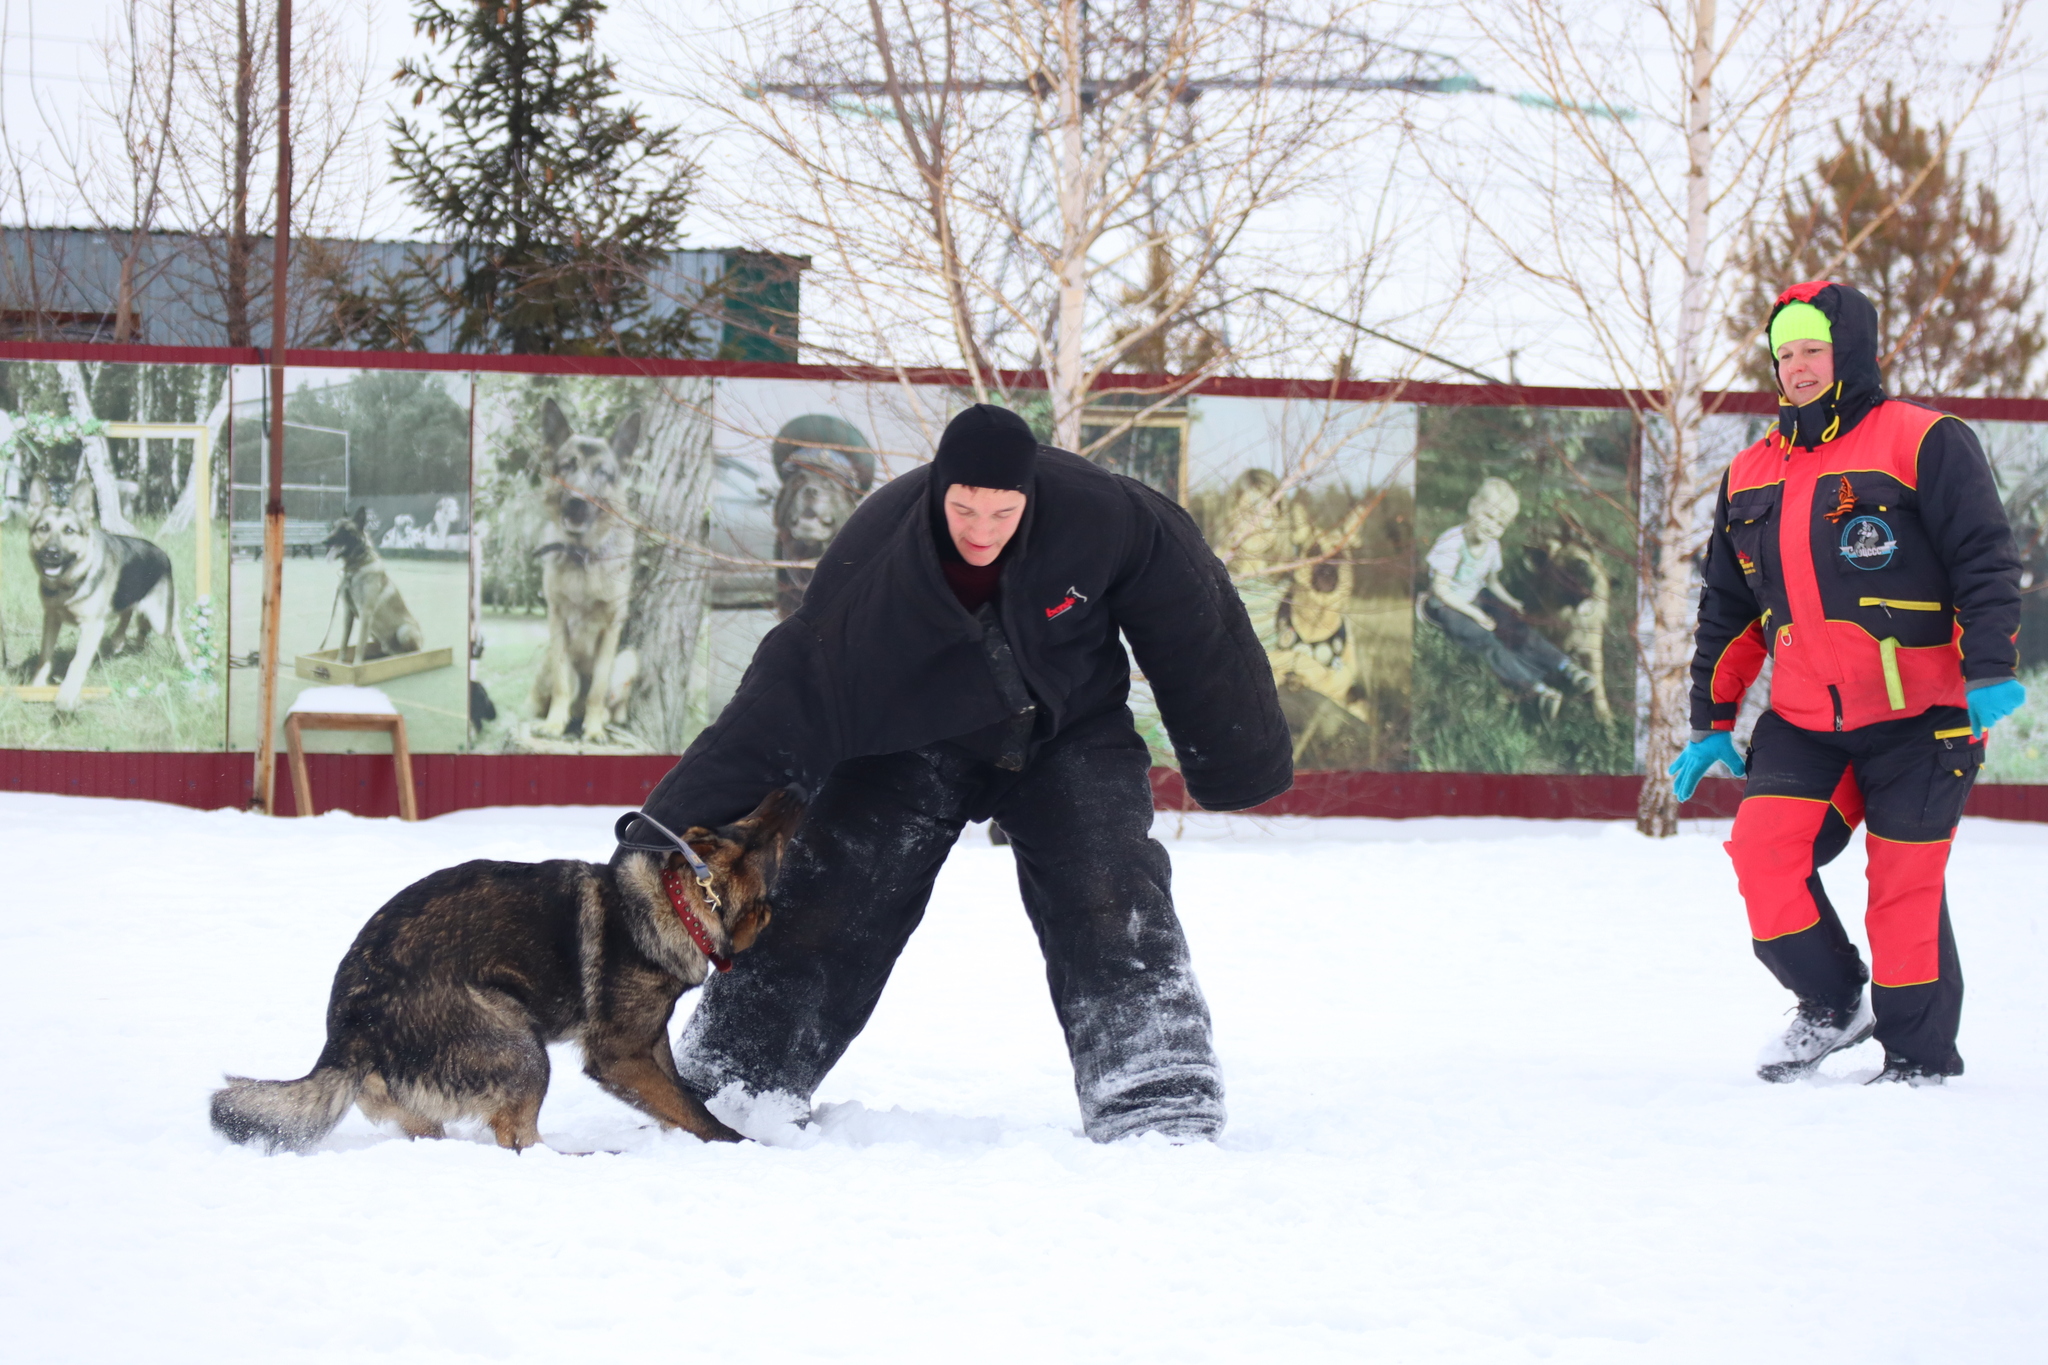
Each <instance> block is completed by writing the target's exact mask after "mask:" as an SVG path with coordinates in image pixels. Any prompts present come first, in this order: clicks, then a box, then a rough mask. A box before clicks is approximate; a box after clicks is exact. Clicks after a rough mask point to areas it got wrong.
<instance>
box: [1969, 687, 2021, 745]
mask: <svg viewBox="0 0 2048 1365" xmlns="http://www.w3.org/2000/svg"><path fill="white" fill-rule="evenodd" d="M2026 704H2027V689H2026V688H2024V687H2022V686H2020V680H2019V679H2018V678H2007V679H2006V680H2005V681H2004V682H2002V683H1994V684H1993V685H1991V686H1990V687H1977V688H1972V689H1971V691H1970V738H1971V739H1982V738H1984V732H1985V731H1986V730H1989V729H1990V728H1991V727H1992V726H1994V725H1996V724H1998V722H2000V721H2002V720H2004V719H2005V718H2006V717H2007V716H2009V715H2011V714H2012V713H2013V712H2015V711H2017V710H2019V709H2020V708H2021V707H2022V706H2025V705H2026Z"/></svg>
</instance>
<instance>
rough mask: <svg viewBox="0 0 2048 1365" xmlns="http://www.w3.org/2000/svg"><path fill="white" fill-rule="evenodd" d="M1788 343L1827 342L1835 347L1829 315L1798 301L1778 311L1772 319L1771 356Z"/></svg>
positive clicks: (1795, 300)
mask: <svg viewBox="0 0 2048 1365" xmlns="http://www.w3.org/2000/svg"><path fill="white" fill-rule="evenodd" d="M1788 341H1825V342H1827V343H1828V344H1829V345H1830V346H1832V345H1834V342H1835V332H1834V328H1832V327H1830V326H1829V325H1828V315H1827V314H1826V313H1823V312H1821V311H1820V309H1818V308H1816V307H1814V306H1813V305H1812V304H1810V303H1801V302H1799V301H1798V300H1797V299H1794V300H1793V301H1792V302H1790V303H1788V304H1786V305H1785V306H1784V307H1783V308H1780V309H1779V310H1778V315H1777V316H1776V317H1774V318H1772V319H1771V354H1772V355H1776V354H1777V353H1778V348H1779V347H1780V346H1783V345H1784V344H1785V343H1786V342H1788Z"/></svg>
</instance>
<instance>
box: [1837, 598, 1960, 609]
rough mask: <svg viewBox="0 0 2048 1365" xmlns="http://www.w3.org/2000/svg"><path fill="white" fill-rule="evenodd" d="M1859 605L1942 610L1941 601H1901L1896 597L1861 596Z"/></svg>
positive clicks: (1858, 601) (1857, 600)
mask: <svg viewBox="0 0 2048 1365" xmlns="http://www.w3.org/2000/svg"><path fill="white" fill-rule="evenodd" d="M1856 605H1857V606H1859V607H1897V608H1898V609H1899V610H1900V611H1940V610H1941V603H1939V602H1901V601H1900V600H1899V599H1898V598H1896V597H1859V598H1857V599H1856Z"/></svg>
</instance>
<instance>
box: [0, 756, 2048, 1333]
mask: <svg viewBox="0 0 2048 1365" xmlns="http://www.w3.org/2000/svg"><path fill="white" fill-rule="evenodd" d="M616 814H617V812H616V811H613V810H609V809H573V808H572V809H553V810H550V809H535V808H523V809H512V810H498V811H469V812H464V813H462V814H460V815H454V816H448V817H444V818H442V819H439V820H432V821H426V822H422V823H420V824H416V825H407V824H403V823H400V822H397V821H374V820H356V819H349V818H346V817H338V816H332V815H330V816H321V817H319V818H317V819H311V820H265V819H262V818H259V817H254V816H249V815H245V814H241V813H236V812H228V811H216V812H197V811H188V810H181V809H177V808H173V807H165V806H152V805H145V804H139V803H127V802H115V801H87V800H76V799H63V798H56V797H43V796H20V795H0V832H4V844H0V847H4V848H5V850H6V853H7V868H6V879H5V882H4V883H0V885H4V886H5V892H4V899H0V1025H4V1027H5V1046H4V1047H0V1085H4V1092H0V1093H4V1094H5V1095H6V1096H7V1097H8V1098H9V1099H10V1100H11V1101H12V1104H11V1105H10V1107H9V1114H8V1119H7V1121H6V1122H5V1123H4V1124H0V1356H4V1357H5V1358H7V1359H10V1360H14V1359H19V1360H23V1361H37V1362H44V1361H92V1362H98V1361H107V1360H120V1359H146V1360H150V1361H153V1362H184V1361H193V1362H198V1361H207V1362H218V1361H222V1360H228V1361H240V1360H252V1361H253V1360H264V1361H273V1360H274V1361H282V1362H300V1361H335V1362H341V1361H348V1362H355V1361H361V1360H364V1359H376V1360H382V1361H393V1362H429V1361H432V1362H446V1361H468V1360H502V1361H521V1362H524V1361H533V1362H549V1363H550V1365H558V1363H559V1362H562V1361H607V1360H639V1359H662V1360H666V1359H669V1358H681V1357H683V1356H685V1355H687V1356H688V1357H689V1358H691V1359H699V1358H701V1359H705V1360H717V1361H727V1362H781V1361H801V1360H813V1359H820V1360H832V1361H846V1362H866V1361H875V1362H889V1363H890V1365H902V1362H910V1361H926V1360H947V1361H950V1360H976V1361H981V1360H990V1361H1013V1360H1014V1361H1031V1362H1046V1361H1059V1362H1068V1361H1081V1362H1095V1361H1128V1362H1147V1363H1148V1365H1149V1363H1150V1362H1160V1361H1174V1362H1180V1361H1219V1362H1223V1361H1227V1362H1232V1365H1243V1363H1244V1362H1265V1361H1284V1362H1289V1363H1290V1365H1292V1363H1293V1362H1322V1361H1343V1362H1355V1361H1389V1362H1437V1361H1459V1362H1463V1361H1475V1362H1507V1361H1517V1362H1519V1361H1529V1360H1554V1361H1585V1362H1610V1361H1631V1362H1635V1361H1641V1362H1659V1363H1660V1365H1661V1363H1662V1362H1691V1361H1699V1362H1713V1365H1726V1362H1730V1361H1745V1362H1748V1361H1758V1362H1778V1361H1787V1362H1789V1361H1798V1360H1817V1359H1827V1360H1834V1359H1842V1360H1856V1361H1864V1362H1906V1361H1970V1362H2004V1361H2028V1362H2031V1361H2033V1360H2038V1359H2039V1358H2040V1355H2041V1342H2042V1340H2043V1334H2044V1331H2048V1299H2044V1296H2043V1295H2042V1294H2041V1292H2040V1285H2041V1283H2042V1281H2043V1277H2044V1272H2048V1237H2044V1236H2043V1233H2042V1227H2043V1221H2044V1213H2048V1171H2044V1168H2043V1163H2042V1161H2041V1160H2040V1152H2041V1150H2042V1145H2041V1134H2042V1133H2043V1132H2044V1131H2048V1042H2044V1038H2043V1031H2042V1029H2041V1028H2040V1026H2039V1024H2038V1022H2037V1001H2038V999H2039V998H2040V997H2041V995H2042V994H2043V990H2044V987H2048V942H2044V935H2043V930H2042V923H2041V921H2042V911H2043V908H2044V905H2048V895H2044V894H2043V891H2042V888H2043V886H2044V885H2048V828H2043V827H2040V826H2025V825H2003V826H1998V825H1992V824H1989V823H1986V822H1980V821H1971V822H1967V823H1966V824H1965V826H1964V829H1963V833H1962V836H1961V838H1960V840H1959V843H1958V850H1957V858H1956V864H1955V868H1954V877H1953V879H1952V882H1951V899H1952V902H1953V905H1954V909H1955V917H1956V932H1957V936H1958V938H1959V940H1960V942H1961V946H1962V952H1963V957H1964V962H1965V965H1966V969H1967V971H1968V972H1969V976H1970V997H1969V1003H1968V1006H1967V1009H1966V1015H1965V1022H1964V1034H1963V1039H1962V1049H1963V1053H1964V1055H1965V1056H1966V1057H1967V1059H1968V1061H1969V1066H1970V1073H1969V1075H1967V1076H1966V1077H1964V1078H1962V1079H1961V1080H1959V1081H1957V1082H1955V1083H1953V1084H1952V1085H1950V1086H1949V1087H1947V1088H1946V1089H1940V1090H1932V1089H1930V1090H1909V1089H1904V1088H1892V1087H1886V1088H1883V1089H1881V1090H1880V1089H1867V1088H1865V1087H1863V1086H1861V1085H1858V1084H1856V1083H1855V1082H1856V1081H1858V1080H1860V1079H1861V1078H1863V1077H1865V1076H1868V1075H1869V1074H1871V1073H1872V1072H1873V1071H1874V1070H1875V1068H1876V1065H1877V1060H1878V1059H1877V1056H1876V1052H1875V1049H1874V1048H1871V1047H1868V1046H1866V1047H1865V1048H1862V1049H1859V1050H1857V1051H1855V1052H1853V1053H1850V1054H1846V1055H1844V1056H1842V1057H1838V1058H1835V1059H1832V1060H1831V1061H1830V1062H1829V1063H1828V1065H1827V1067H1826V1068H1825V1074H1824V1076H1823V1077H1822V1078H1821V1079H1820V1080H1819V1081H1817V1082H1814V1083H1811V1084H1801V1085H1793V1086H1785V1087H1772V1086H1765V1085H1763V1084H1761V1083H1759V1082H1757V1081H1755V1080H1754V1079H1753V1078H1752V1077H1751V1075H1750V1070H1749V1068H1750V1064H1751V1060H1752V1058H1753V1057H1754V1055H1755V1052H1756V1047H1757V1044H1758V1043H1759V1042H1760V1041H1762V1039H1763V1038H1764V1037H1765V1036H1767V1035H1768V1034H1769V1033H1770V1032H1772V1031H1773V1030H1774V1029H1776V1028H1777V1027H1779V1026H1780V1025H1781V1024H1782V1022H1783V1013H1782V1012H1783V1010H1784V1009H1785V1007H1786V1004H1787V1003H1788V1002H1787V1001H1786V999H1785V998H1784V996H1783V994H1782V993H1781V992H1780V991H1779V990H1778V989H1777V988H1776V987H1775V986H1774V985H1773V984H1772V983H1771V981H1770V979H1769V978H1768V976H1767V975H1766V974H1765V973H1764V971H1763V969H1762V968H1761V967H1759V966H1758V965H1757V964H1756V963H1755V962H1754V961H1753V960H1752V959H1751V957H1750V953H1749V947H1748V943H1747V938H1746V933H1745V929H1744V925H1743V920H1742V915H1741V910H1740V907H1739V905H1738V903H1737V901H1736V897H1735V887H1734V879H1733V877H1732V875H1731V874H1730V873H1729V870H1728V866H1727V860H1726V857H1725V856H1724V855H1723V854H1722V852H1721V850H1720V846H1719V844H1720V839H1721V838H1723V837H1725V835H1724V834H1722V833H1720V832H1719V831H1718V830H1715V829H1711V828H1702V829H1698V830H1691V831H1688V832H1687V833H1686V834H1684V835H1682V836H1681V837H1679V838H1677V839H1673V840H1668V841H1665V842H1662V843H1652V842H1649V841H1646V840H1643V839H1640V838H1638V837H1636V836H1635V835H1634V834H1632V833H1630V832H1629V831H1628V830H1627V828H1626V827H1625V826H1622V825H1615V824H1603V823H1595V822H1587V823H1578V824H1556V823H1549V822H1530V821H1472V822H1457V821H1408V822H1382V821H1329V822H1320V823H1317V822H1306V821H1249V820H1243V819H1237V820H1234V821H1233V820H1230V819H1219V818H1216V817H1196V818H1193V819H1189V820H1187V821H1186V822H1185V824H1184V825H1183V826H1182V836H1183V837H1182V838H1180V839H1178V840H1176V841H1174V842H1172V843H1171V844H1170V845H1169V846H1170V847H1171V849H1172V852H1173V859H1174V865H1175V890H1176V895H1177V896H1178V898H1179V900H1180V904H1181V907H1182V913H1183V917H1184V919H1185V921H1186V923H1187V927H1188V934H1189V938H1190V940H1191V942H1192V944H1193V949H1194V958H1195V965H1196V967H1197V969H1198V970H1199V972H1200V973H1201V976H1202V981H1203V984H1204V986H1205V988H1206V989H1207V991H1208V994H1209V999H1210V1004H1211V1006H1212V1008H1213V1010H1214V1012H1215V1016H1216V1037H1217V1044H1218V1048H1219V1051H1220V1052H1221V1054H1222V1058H1223V1063H1224V1067H1225V1070H1226V1074H1227V1077H1228V1080H1229V1083H1230V1107H1231V1114H1232V1122H1231V1126H1230V1129H1229V1131H1228V1133H1227V1134H1226V1135H1225V1138H1224V1140H1223V1142H1222V1143H1221V1144H1219V1145H1216V1146H1194V1147H1172V1146H1170V1145H1168V1144H1166V1143H1164V1142H1163V1141H1160V1140H1157V1139H1144V1138H1141V1139H1136V1140H1133V1141H1130V1142H1125V1143H1120V1144H1117V1145H1115V1146H1111V1147H1106V1148H1105V1147H1097V1146H1094V1145H1092V1144H1090V1143H1088V1142H1087V1141H1085V1140H1084V1139H1082V1138H1081V1137H1080V1136H1079V1135H1078V1132H1077V1128H1078V1117H1077V1114H1076V1112H1075V1105H1074V1098H1073V1093H1072V1089H1071V1080H1070V1077H1069V1075H1068V1072H1067V1067H1066V1061H1065V1057H1064V1054H1063V1052H1062V1049H1061V1045H1060V1038H1059V1032H1058V1029H1057V1027H1056V1025H1055V1023H1054V1021H1053V1018H1052V1012H1051V1009H1050V1007H1049V1006H1048V1004H1047V1001H1046V996H1045V986H1044V978H1043V967H1042V965H1041V964H1040V963H1039V960H1038V956H1037V950H1036V945H1035V943H1034V942H1033V939H1032V935H1031V932H1030V929H1029V928H1028V926H1027V925H1026V923H1025V921H1024V917H1023V914H1022V911H1021V909H1020V908H1019V906H1018V904H1017V895H1016V889H1015V872H1014V870H1013V863H1012V859H1011V855H1010V853H1009V852H1008V851H1007V850H1005V849H1000V848H991V847H989V846H988V845H987V843H986V841H985V836H983V835H982V834H980V833H978V832H976V833H970V835H969V836H968V837H967V839H965V840H963V842H962V845H961V847H960V849H959V850H958V851H957V852H956V854H955V855H954V858H953V860H952V862H951V863H950V864H949V865H948V867H947V869H946V872H945V874H944V876H943V877H942V878H941V879H940V882H939V886H938V890H937V892H936V894H935V895H934V897H933V900H932V905H931V908H930V911H929V913H928V915H927V917H926V920H925V923H924V926H923V928H922V929H921V930H920V931H919V933H918V935H917V936H916V938H915V939H913V940H912V942H911V945H910V949H909V951H908V952H907V953H906V954H905V956H904V958H903V961H902V963H901V964H900V966H899V967H898V969H897V971H896V973H895V976H894V979H893V980H892V981H891V982H890V985H889V988H888V990H887V992H886V993H885V994H884V996H883V998H882V1001H881V1004H880V1007H879V1008H878V1009H877V1011H876V1014H875V1017H874V1021H873V1023H872V1024H871V1025H870V1027H869V1029H868V1031H867V1032H866V1034H865V1035H863V1036H862V1038H861V1039H860V1040H859V1041H858V1042H857V1043H856V1044H855V1045H854V1047H853V1049H852V1050H851V1051H850V1052H849V1053H848V1055H847V1057H846V1059H845V1061H844V1062H843V1063H842V1064H841V1065H840V1067H839V1069H838V1070H837V1071H836V1072H834V1074H833V1075H832V1076H831V1077H830V1078H829V1079H828V1080H827V1082H826V1085H825V1087H824V1089H823V1090H822V1091H821V1092H820V1094H819V1096H818V1105H819V1107H818V1110H817V1112H816V1114H815V1116H814V1118H813V1121H812V1123H811V1124H810V1126H809V1127H807V1128H804V1129H801V1130H797V1129H795V1128H793V1127H792V1128H791V1129H790V1130H789V1131H788V1133H787V1134H784V1135H783V1136H786V1137H787V1138H788V1139H789V1143H788V1145H760V1144H750V1145H746V1146H741V1147H710V1146H704V1145H701V1144H699V1143H697V1142H696V1141H695V1140H693V1139H691V1138H688V1137H683V1136H680V1135H674V1134H664V1133H661V1132H658V1131H655V1130H654V1129H652V1128H649V1127H646V1126H643V1124H642V1121H641V1118H640V1116H639V1115H638V1114H637V1113H636V1112H635V1111H632V1110H630V1109H628V1108H626V1107H625V1106H624V1105H622V1104H620V1103H618V1102H617V1101H615V1100H613V1099H611V1098H610V1097H608V1096H606V1095H604V1094H603V1093H602V1092H600V1091H599V1090H598V1089H597V1088H596V1087H595V1086H594V1085H593V1084H591V1083H590V1082H589V1081H588V1080H586V1079H585V1078H584V1077H583V1076H582V1075H581V1074H580V1072H579V1071H578V1069H577V1063H576V1059H575V1056H574V1053H573V1050H572V1049H566V1048H564V1049H557V1050H556V1051H555V1054H554V1057H555V1063H556V1071H555V1079H554V1089H553V1091H552V1093H551V1094H550V1097H549V1100H548V1103H547V1106H546V1108H545V1109H544V1110H543V1111H542V1114H541V1119H540V1128H541V1132H542V1134H543V1135H544V1136H545V1137H546V1139H547V1141H548V1142H549V1143H551V1144H553V1145H554V1146H555V1147H556V1148H557V1149H560V1150H558V1151H548V1150H534V1151H529V1152H527V1153H525V1154H523V1155H518V1156H515V1155H513V1154H511V1153H508V1152H502V1151H499V1150H498V1149H497V1148H495V1147H493V1146H490V1145H488V1141H487V1139H485V1138H483V1137H482V1136H481V1135H478V1134H470V1135H468V1137H467V1138H466V1139H464V1138H458V1139H454V1140H450V1141H446V1142H439V1143H431V1142H420V1143H409V1142H406V1141H404V1140H402V1139H399V1138H395V1137H392V1136H391V1135H389V1134H388V1133H385V1132H383V1131H380V1130H378V1129H375V1128H373V1127H371V1126H370V1125H369V1124H367V1123H366V1122H364V1121H363V1120H362V1119H361V1117H360V1116H351V1117H350V1118H349V1119H347V1120H346V1121H344V1123H343V1125H342V1127H341V1128H340V1129H338V1130H337V1131H336V1133H335V1134H334V1136H333V1137H332V1138H331V1139H330V1140H329V1141H328V1142H327V1143H326V1144H325V1145H324V1147H323V1148H322V1149H321V1150H319V1151H317V1152H315V1153H313V1154H311V1155H308V1156H304V1157H290V1156H286V1157H266V1156H263V1155H260V1154H258V1153H256V1152H252V1151H249V1150H246V1149H243V1148H238V1147H234V1146H231V1145H229V1144H228V1143H226V1142H224V1141H222V1140H221V1139H219V1138H217V1137H215V1136H214V1135H213V1134H212V1133H211V1132H210V1131H209V1130H208V1129H207V1126H206V1118H205V1099H206V1095H207V1092H208V1091H209V1090H210V1089H211V1088H212V1087H213V1086H215V1085H217V1084H218V1083H219V1076H220V1073H221V1072H222V1071H223V1070H232V1071H235V1072H239V1073H242V1074H247V1075H256V1076H278V1077H284V1076H296V1075H299V1074H302V1073H303V1072H304V1071H305V1070H306V1069H307V1067H308V1066H309V1065H310V1064H311V1062H312V1060H313V1057H314V1055H315V1054H316V1053H317V1052H318V1050H319V1047H320V1042H321V1038H322V1036H323V1025H322V1018H323V1014H324V1010H325V1005H326V994H327V987H328V983H329V980H330V978H331V975H332V972H333V969H334V965H335V963H336V962H337V961H338V960H339V958H340V956H341V953H342V951H343V949H344V948H345V947H346V946H347V945H348V942H349V941H350V939H351V938H352V937H353V936H354V934H355V932H356V930H357V929H358V928H359V927H360V926H361V924H362V922H363V920H364V919H366V918H367V917H368V915H369V914H370V912H371V911H372V910H374V909H375V908H376V906H377V905H378V904H379V903H380V902H381V901H382V900H383V899H384V898H385V897H387V896H389V895H390V894H391V893H392V892H394V891H396V890H397V889H398V888H400V887H401V886H403V885H405V884H406V883H407V882H409V881H411V880H413V879H415V878H417V877H419V876H420V875H422V874H424V873H426V872H428V871H430V870H432V869H434V868H437V867H441V866H445V865H447V864H450V863H453V862H456V861H459V860H461V859H465V858H474V857H489V858H546V857H556V856H581V857H602V856H604V855H606V854H607V853H608V852H609V850H610V846H611V841H610V828H611V821H612V819H613V818H614V817H615V815H616ZM1173 820H1174V817H1171V816H1169V817H1163V818H1162V822H1161V829H1162V832H1163V833H1171V832H1172V826H1171V824H1170V823H1169V822H1171V821H1173ZM1827 876H1828V881H1829V883H1830V885H1831V886H1832V887H1834V888H1835V890H1836V894H1837V899H1838V900H1839V901H1841V902H1842V903H1844V904H1845V905H1848V904H1852V903H1853V904H1860V900H1861V883H1862V878H1861V855H1860V845H1859V847H1857V848H1852V849H1851V851H1850V853H1849V854H1847V855H1845V856H1844V857H1843V858H1842V859H1841V861H1840V862H1839V863H1838V864H1837V865H1836V866H1835V867H1834V868H1831V869H1830V870H1829V872H1828V874H1827ZM1852 922H1853V921H1852ZM686 1002H687V997H686ZM568 1151H595V1152H598V1153H600V1154H598V1155H591V1156H583V1157H573V1156H568V1155H563V1154H562V1153H563V1152H568Z"/></svg>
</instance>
